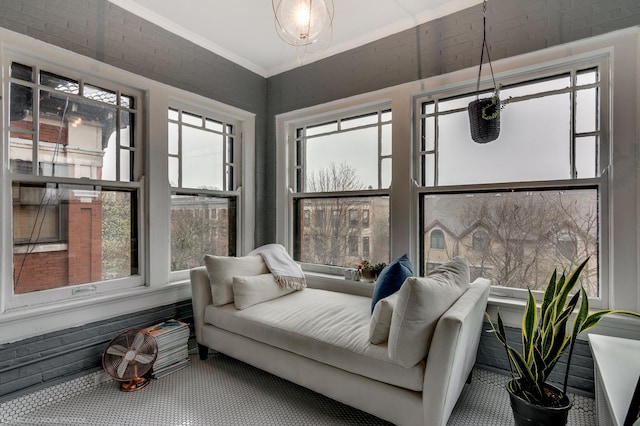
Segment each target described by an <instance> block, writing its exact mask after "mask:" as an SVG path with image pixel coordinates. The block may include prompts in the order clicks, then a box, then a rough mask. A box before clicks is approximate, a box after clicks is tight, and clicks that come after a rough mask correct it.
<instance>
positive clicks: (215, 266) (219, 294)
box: [204, 254, 269, 306]
mask: <svg viewBox="0 0 640 426" xmlns="http://www.w3.org/2000/svg"><path fill="white" fill-rule="evenodd" d="M204 264H205V266H206V267H207V273H208V274H209V281H210V282H211V297H212V299H213V304H214V305H215V306H222V305H226V304H227V303H231V302H233V287H232V285H233V277H238V276H253V275H260V274H266V273H268V272H269V270H268V269H267V265H266V264H265V263H264V260H262V256H245V257H229V256H214V255H209V254H208V255H206V256H205V257H204Z"/></svg>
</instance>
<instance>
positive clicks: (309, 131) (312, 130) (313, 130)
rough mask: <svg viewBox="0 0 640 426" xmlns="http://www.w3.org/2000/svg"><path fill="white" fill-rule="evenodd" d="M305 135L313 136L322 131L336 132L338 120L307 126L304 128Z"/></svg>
mask: <svg viewBox="0 0 640 426" xmlns="http://www.w3.org/2000/svg"><path fill="white" fill-rule="evenodd" d="M305 131H306V135H307V136H315V135H319V134H322V133H329V132H337V131H338V122H337V121H332V122H331V123H325V124H318V125H315V126H308V127H307V128H306V129H305Z"/></svg>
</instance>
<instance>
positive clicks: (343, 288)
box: [304, 271, 375, 297]
mask: <svg viewBox="0 0 640 426" xmlns="http://www.w3.org/2000/svg"><path fill="white" fill-rule="evenodd" d="M304 275H305V277H306V279H307V285H308V286H309V287H311V288H321V289H325V290H331V291H337V292H341V293H349V294H356V295H358V296H366V297H371V296H372V295H373V286H374V284H375V283H373V282H371V283H367V282H363V281H353V280H347V279H345V278H344V277H341V276H339V275H333V274H323V273H320V272H308V271H305V273H304Z"/></svg>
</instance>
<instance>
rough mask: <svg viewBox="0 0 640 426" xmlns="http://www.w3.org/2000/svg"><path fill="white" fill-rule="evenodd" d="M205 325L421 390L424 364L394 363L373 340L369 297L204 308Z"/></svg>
mask: <svg viewBox="0 0 640 426" xmlns="http://www.w3.org/2000/svg"><path fill="white" fill-rule="evenodd" d="M204 319H205V323H207V324H212V325H214V326H216V327H219V328H222V329H224V330H227V331H230V332H233V333H236V334H239V335H242V336H245V337H248V338H251V339H253V340H257V341H259V342H262V343H266V344H268V345H271V346H274V347H277V348H280V349H284V350H286V351H289V352H293V353H295V354H298V355H301V356H304V357H307V358H310V359H313V360H316V361H318V362H322V363H324V364H328V365H331V366H333V367H336V368H340V369H343V370H345V371H349V372H352V373H354V374H358V375H361V376H365V377H369V378H371V379H374V380H378V381H381V382H384V383H388V384H391V385H395V386H400V387H403V388H406V389H410V390H415V391H421V390H422V386H423V381H424V371H425V363H424V362H421V363H417V364H416V365H414V366H412V367H410V368H405V367H402V366H400V365H398V364H394V363H393V362H392V361H391V360H390V359H389V356H388V353H387V345H386V344H382V345H372V344H371V343H370V342H369V322H370V319H371V298H369V297H363V296H355V295H352V294H344V293H338V292H333V291H326V290H318V289H314V288H306V289H304V290H302V291H295V292H293V293H290V294H288V295H286V296H283V297H280V298H277V299H273V300H269V301H267V302H263V303H258V304H256V305H253V306H250V307H248V308H246V309H243V310H237V309H236V308H235V307H234V305H233V304H228V305H225V306H220V307H216V306H213V305H209V306H207V307H206V309H205V315H204Z"/></svg>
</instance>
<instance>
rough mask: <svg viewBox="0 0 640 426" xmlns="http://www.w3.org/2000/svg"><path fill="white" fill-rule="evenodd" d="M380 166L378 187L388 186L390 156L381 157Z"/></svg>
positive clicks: (389, 182) (389, 180)
mask: <svg viewBox="0 0 640 426" xmlns="http://www.w3.org/2000/svg"><path fill="white" fill-rule="evenodd" d="M380 168H381V170H380V180H381V183H380V187H381V188H389V187H390V186H391V158H383V159H382V161H381V165H380Z"/></svg>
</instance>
